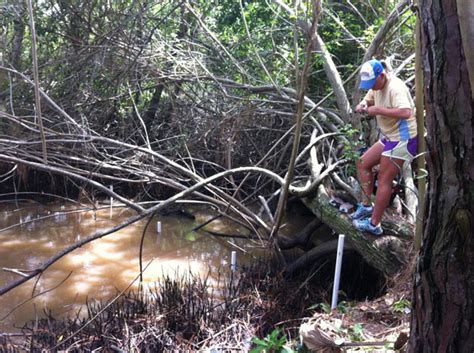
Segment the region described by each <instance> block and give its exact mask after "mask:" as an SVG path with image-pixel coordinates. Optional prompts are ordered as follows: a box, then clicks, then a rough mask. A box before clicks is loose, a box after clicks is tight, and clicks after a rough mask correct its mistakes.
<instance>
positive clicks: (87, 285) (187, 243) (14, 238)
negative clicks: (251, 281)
mask: <svg viewBox="0 0 474 353" xmlns="http://www.w3.org/2000/svg"><path fill="white" fill-rule="evenodd" d="M1 207H2V208H1V212H0V228H1V229H5V228H8V227H9V226H12V225H14V224H16V223H20V224H21V225H20V226H18V227H14V228H10V229H7V230H4V231H1V232H0V267H2V268H14V269H20V270H24V269H34V268H35V267H37V266H38V265H39V264H41V263H42V262H44V261H45V260H46V259H47V258H49V257H50V256H52V255H53V254H55V253H56V252H57V251H59V250H61V249H63V248H64V247H66V246H67V245H70V244H72V243H74V242H76V241H78V240H80V239H81V238H83V237H86V236H88V235H90V234H92V233H94V232H96V231H98V230H101V229H105V228H109V227H112V226H113V225H114V224H117V223H119V222H121V221H124V220H125V219H126V218H128V217H129V216H131V215H132V214H133V213H132V212H129V211H124V210H123V209H118V208H115V209H114V214H113V217H112V220H111V219H110V214H109V212H110V210H109V209H108V208H107V209H104V210H98V211H93V210H83V211H81V212H75V210H74V209H73V207H71V206H65V205H53V206H49V207H46V206H43V205H39V204H23V205H19V206H18V207H17V206H15V205H4V204H3V205H1ZM211 216H212V215H208V214H206V213H205V212H201V213H199V212H197V219H196V220H195V221H194V220H192V219H190V218H183V217H181V218H177V217H159V219H160V221H161V228H162V229H161V231H162V232H161V234H158V233H157V229H156V220H157V219H158V218H157V219H156V220H153V221H152V223H151V225H150V226H149V227H148V229H147V230H146V237H145V242H144V247H143V263H144V264H147V263H149V262H150V261H151V260H153V262H152V263H151V264H150V265H149V266H148V267H147V269H146V271H145V273H144V274H143V279H144V281H145V282H146V283H152V282H155V281H157V279H158V278H159V277H162V276H163V275H166V276H171V277H173V276H182V275H184V274H185V273H188V272H189V271H191V272H192V273H194V274H195V275H204V276H205V275H207V274H208V272H209V269H213V271H216V272H217V268H220V267H222V265H223V264H225V263H227V262H230V259H228V257H229V256H230V251H231V250H235V249H233V248H232V249H231V248H230V247H229V245H228V243H226V242H216V241H215V240H213V237H210V236H209V235H208V234H207V233H199V232H197V233H194V232H193V233H190V230H191V229H192V228H193V227H195V226H196V225H197V224H199V223H200V222H202V221H203V220H204V219H206V218H208V217H211ZM213 223H214V222H213ZM213 226H214V224H213ZM144 227H145V221H142V222H138V223H135V224H133V225H130V226H128V227H127V228H124V229H122V230H120V231H118V232H116V233H114V234H111V235H108V236H106V237H104V238H102V239H98V240H96V241H94V242H92V243H90V244H87V245H85V246H83V247H82V248H79V249H77V250H75V251H74V252H73V253H71V254H69V255H67V256H65V257H64V258H62V259H61V260H59V261H58V262H56V263H55V264H54V265H53V266H51V267H50V268H49V269H48V270H47V271H46V272H45V273H44V274H43V275H42V276H41V278H40V280H39V281H38V282H37V283H36V286H35V281H34V280H33V281H29V282H27V283H25V284H23V285H21V286H20V287H18V288H16V289H14V290H13V291H11V292H9V293H7V294H5V295H3V296H0V317H4V316H5V315H6V314H7V313H9V312H10V311H11V309H12V308H14V307H15V306H16V305H18V304H20V303H22V302H24V301H26V300H27V299H29V298H31V296H32V293H33V291H34V293H35V294H37V293H40V292H43V291H44V292H46V293H44V294H43V295H41V296H39V297H37V298H35V299H33V300H31V301H30V302H28V303H26V304H24V305H22V306H20V307H19V308H18V309H16V310H15V311H14V312H13V313H12V314H11V315H9V316H8V317H7V318H5V319H4V320H3V321H0V331H4V332H5V331H7V332H8V331H14V330H15V329H14V326H15V325H16V326H21V325H23V324H24V323H25V322H26V321H28V320H31V319H34V318H35V316H36V315H37V316H44V315H45V312H49V311H51V313H52V314H53V315H55V316H62V315H67V314H75V313H76V311H77V310H78V309H80V308H81V307H84V304H85V303H86V300H88V298H89V300H90V298H95V299H109V298H111V297H112V296H114V295H116V294H117V293H118V292H119V291H121V290H123V289H125V288H127V286H129V284H130V283H131V282H132V281H133V280H134V279H135V278H136V277H137V275H138V273H139V260H138V254H139V244H140V237H141V235H142V232H143V231H144ZM215 229H216V231H222V232H231V233H235V232H239V231H240V230H236V229H231V230H230V231H229V225H227V228H226V225H225V221H219V222H216V228H215ZM244 257H245V255H242V256H241V258H240V260H241V261H244ZM68 276H69V277H68ZM15 278H17V275H16V274H14V273H11V272H5V271H1V272H0V284H2V285H4V284H6V283H8V282H10V281H12V280H14V279H15ZM66 278H67V279H66ZM63 281H64V283H62V284H61V282H63ZM59 284H60V285H59ZM58 285H59V286H58ZM134 285H135V286H138V281H136V282H135V284H134ZM56 286H58V287H57V288H55V289H54V290H51V288H54V287H56Z"/></svg>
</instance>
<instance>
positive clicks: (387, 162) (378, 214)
mask: <svg viewBox="0 0 474 353" xmlns="http://www.w3.org/2000/svg"><path fill="white" fill-rule="evenodd" d="M404 162H405V161H404V160H403V159H398V158H390V157H386V156H382V157H381V158H380V170H379V174H378V179H377V180H378V186H377V194H376V195H375V204H374V210H373V212H372V218H371V221H372V224H374V225H378V224H379V223H380V221H381V219H382V215H383V213H384V211H385V209H386V208H387V206H388V203H389V202H390V197H391V196H392V182H393V179H395V177H396V176H397V174H398V172H400V171H401V170H402V167H403V163H404Z"/></svg>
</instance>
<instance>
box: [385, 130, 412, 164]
mask: <svg viewBox="0 0 474 353" xmlns="http://www.w3.org/2000/svg"><path fill="white" fill-rule="evenodd" d="M379 142H380V143H381V144H382V145H383V152H382V156H386V157H391V158H398V159H403V160H405V161H409V162H411V161H412V160H413V158H415V156H416V151H417V149H418V138H417V137H416V136H415V137H413V138H411V139H409V140H406V141H389V140H386V139H384V138H383V139H380V140H379Z"/></svg>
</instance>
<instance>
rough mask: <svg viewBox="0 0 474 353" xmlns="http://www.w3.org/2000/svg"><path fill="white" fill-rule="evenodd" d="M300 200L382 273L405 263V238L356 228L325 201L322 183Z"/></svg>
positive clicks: (327, 200)
mask: <svg viewBox="0 0 474 353" xmlns="http://www.w3.org/2000/svg"><path fill="white" fill-rule="evenodd" d="M303 202H304V204H305V205H306V206H307V207H308V208H309V209H310V210H311V211H312V212H313V213H314V214H315V215H316V216H317V217H318V218H319V219H320V220H321V221H322V222H324V223H325V224H326V225H327V226H328V227H330V228H331V229H332V230H334V232H336V233H337V234H344V235H345V236H346V239H347V240H348V241H349V242H350V244H351V246H352V247H353V248H354V249H355V250H356V251H357V252H358V253H359V254H360V255H361V256H362V257H363V258H364V260H365V261H367V263H368V264H370V265H371V266H373V267H374V268H377V269H379V270H380V271H382V272H383V273H384V274H385V275H387V276H392V275H393V274H395V273H396V272H398V271H399V270H400V269H401V268H402V267H403V266H404V265H405V263H406V260H407V258H406V254H407V251H406V248H407V246H409V245H408V244H406V242H405V241H403V240H402V239H401V238H400V237H395V236H392V235H388V234H387V233H385V234H383V235H379V236H375V235H371V234H368V233H362V232H359V231H357V230H356V229H355V228H354V227H353V226H352V223H351V221H350V219H349V218H348V217H347V215H345V214H342V213H341V212H339V210H338V209H336V208H335V207H333V206H332V205H331V204H330V203H329V196H328V194H327V192H326V190H325V188H324V186H322V185H320V186H319V188H318V192H317V193H316V194H315V195H314V196H312V197H306V198H304V199H303ZM401 229H403V227H402V228H401ZM404 238H405V237H404Z"/></svg>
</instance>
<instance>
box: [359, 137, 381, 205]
mask: <svg viewBox="0 0 474 353" xmlns="http://www.w3.org/2000/svg"><path fill="white" fill-rule="evenodd" d="M383 147H384V146H383V145H382V144H381V143H380V142H379V141H377V142H376V143H374V144H373V145H372V146H371V147H370V148H369V149H368V150H367V151H366V152H365V153H364V154H363V155H362V157H360V159H359V160H358V161H357V163H356V167H357V174H358V178H359V183H360V187H361V188H362V200H361V201H362V204H363V205H369V204H370V197H371V196H372V192H373V190H374V174H373V172H372V168H373V167H374V166H376V165H377V164H379V163H380V157H381V155H382V152H383Z"/></svg>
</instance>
